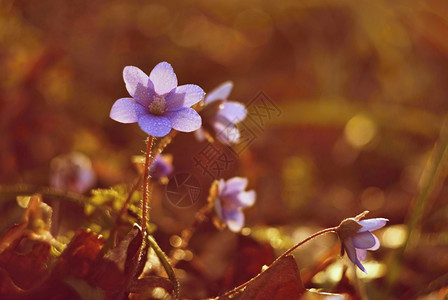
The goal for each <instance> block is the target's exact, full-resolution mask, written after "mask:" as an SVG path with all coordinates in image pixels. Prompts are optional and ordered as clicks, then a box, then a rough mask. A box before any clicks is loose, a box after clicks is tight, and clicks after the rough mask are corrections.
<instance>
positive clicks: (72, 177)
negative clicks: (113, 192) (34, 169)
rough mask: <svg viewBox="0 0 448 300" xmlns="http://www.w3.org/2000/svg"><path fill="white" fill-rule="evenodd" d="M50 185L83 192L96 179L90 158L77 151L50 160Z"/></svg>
mask: <svg viewBox="0 0 448 300" xmlns="http://www.w3.org/2000/svg"><path fill="white" fill-rule="evenodd" d="M50 168H51V171H50V186H52V187H54V188H58V189H62V190H65V191H70V192H75V193H80V194H82V193H85V192H86V191H87V190H88V189H90V188H91V187H92V186H93V185H94V184H95V181H96V176H95V172H94V171H93V168H92V162H91V161H90V159H89V158H88V157H87V156H86V155H84V154H82V153H79V152H71V153H68V154H64V155H60V156H57V157H55V158H53V160H52V161H51V165H50Z"/></svg>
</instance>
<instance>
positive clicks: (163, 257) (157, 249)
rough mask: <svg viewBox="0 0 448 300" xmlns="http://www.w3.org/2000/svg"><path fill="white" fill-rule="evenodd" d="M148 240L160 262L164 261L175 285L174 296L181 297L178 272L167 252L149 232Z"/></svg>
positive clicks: (166, 270) (163, 264)
mask: <svg viewBox="0 0 448 300" xmlns="http://www.w3.org/2000/svg"><path fill="white" fill-rule="evenodd" d="M148 242H149V246H150V247H151V248H152V249H153V250H154V252H155V253H156V255H157V257H158V258H159V260H160V262H161V263H162V266H163V268H164V269H165V272H166V274H167V275H168V278H169V279H170V280H171V282H172V283H173V285H174V298H175V299H176V300H177V299H179V281H178V280H177V278H176V274H175V273H174V269H173V267H172V266H171V264H170V262H169V259H168V257H167V256H166V254H165V252H163V250H162V249H161V248H160V247H159V245H158V244H157V242H156V241H155V239H154V238H153V237H152V236H151V235H149V234H148Z"/></svg>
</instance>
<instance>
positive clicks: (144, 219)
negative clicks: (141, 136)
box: [142, 136, 154, 234]
mask: <svg viewBox="0 0 448 300" xmlns="http://www.w3.org/2000/svg"><path fill="white" fill-rule="evenodd" d="M153 140H154V138H153V137H152V136H149V138H148V145H147V149H146V156H145V170H144V172H143V200H142V232H143V233H144V234H146V224H147V222H148V208H149V205H150V203H149V201H150V195H149V189H148V186H149V167H150V165H151V162H152V155H151V151H152V143H153Z"/></svg>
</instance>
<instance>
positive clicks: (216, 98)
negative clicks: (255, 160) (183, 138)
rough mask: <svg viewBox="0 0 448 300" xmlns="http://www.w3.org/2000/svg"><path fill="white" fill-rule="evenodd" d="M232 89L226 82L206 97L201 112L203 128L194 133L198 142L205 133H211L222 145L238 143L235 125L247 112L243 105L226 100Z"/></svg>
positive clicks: (230, 84) (238, 136) (237, 131)
mask: <svg viewBox="0 0 448 300" xmlns="http://www.w3.org/2000/svg"><path fill="white" fill-rule="evenodd" d="M232 88H233V83H232V82H231V81H227V82H224V83H223V84H221V85H220V86H218V87H217V88H215V89H214V90H213V91H211V92H210V93H208V94H207V95H206V97H205V100H204V101H205V107H204V109H203V110H202V111H201V116H202V118H203V120H204V126H203V128H200V129H199V130H197V131H196V137H197V138H198V139H199V140H201V141H202V140H204V138H205V136H206V132H213V133H215V135H216V137H217V139H218V140H219V141H220V142H221V143H223V144H226V145H229V144H232V143H238V141H239V139H240V132H239V130H238V128H237V127H236V125H235V124H237V123H239V122H241V121H242V120H244V118H246V114H247V111H246V108H245V107H244V105H243V104H241V103H239V102H236V101H228V100H227V98H228V97H229V94H230V92H231V91H232Z"/></svg>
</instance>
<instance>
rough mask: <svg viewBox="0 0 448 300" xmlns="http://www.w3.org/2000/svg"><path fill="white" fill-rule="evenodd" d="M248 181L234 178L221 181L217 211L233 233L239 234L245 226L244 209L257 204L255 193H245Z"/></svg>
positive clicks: (216, 203)
mask: <svg viewBox="0 0 448 300" xmlns="http://www.w3.org/2000/svg"><path fill="white" fill-rule="evenodd" d="M246 186H247V179H246V178H242V177H233V178H230V179H229V180H227V181H224V180H223V179H221V180H220V181H219V186H218V195H217V197H216V198H215V201H214V202H215V203H214V206H215V210H216V213H217V215H218V217H219V218H220V219H221V220H222V221H223V222H224V223H225V224H227V226H228V227H229V229H230V230H231V231H233V232H238V231H240V230H241V228H243V226H244V214H243V212H242V208H245V207H249V206H252V205H253V204H254V203H255V191H253V190H250V191H244V190H245V188H246Z"/></svg>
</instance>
